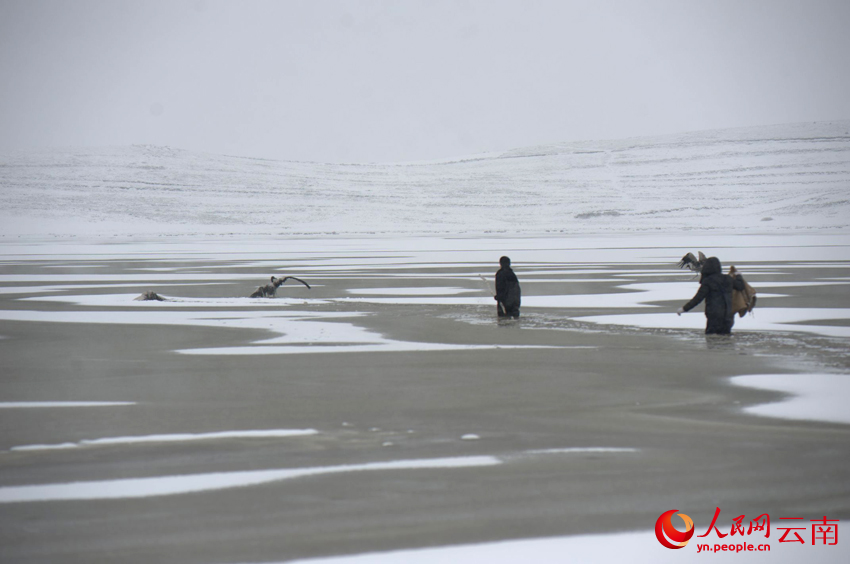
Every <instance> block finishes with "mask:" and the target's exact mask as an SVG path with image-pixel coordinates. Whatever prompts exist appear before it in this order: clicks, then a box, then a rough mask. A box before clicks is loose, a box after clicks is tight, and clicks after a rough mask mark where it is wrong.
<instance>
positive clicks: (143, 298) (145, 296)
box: [133, 292, 168, 302]
mask: <svg viewBox="0 0 850 564" xmlns="http://www.w3.org/2000/svg"><path fill="white" fill-rule="evenodd" d="M133 301H134V302H150V301H157V302H165V301H168V300H166V299H165V298H163V297H162V296H160V295H159V294H157V293H156V292H143V293H142V295H140V296H139V297H138V298H133Z"/></svg>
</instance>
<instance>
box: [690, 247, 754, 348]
mask: <svg viewBox="0 0 850 564" xmlns="http://www.w3.org/2000/svg"><path fill="white" fill-rule="evenodd" d="M733 288H734V289H735V290H743V289H744V278H743V277H742V276H741V275H740V274H738V275H737V276H735V277H734V278H732V277H731V276H729V275H727V274H723V269H722V267H721V265H720V259H718V258H717V257H711V258H709V259H708V260H706V261H705V264H704V265H703V267H702V275H701V276H700V279H699V290H698V291H697V293H696V295H695V296H694V297H693V299H692V300H691V301H689V302H688V303H686V304H685V305H684V306H682V307H680V308H679V310H678V311H677V312H676V313H678V314H679V315H682V313H684V312H686V311H690V310H692V309H694V308H695V307H696V306H698V305H699V304H700V302H702V301H703V300H705V334H706V335H728V334H730V333H731V332H732V325H734V324H735V312H734V311H732V289H733Z"/></svg>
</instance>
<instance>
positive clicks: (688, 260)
mask: <svg viewBox="0 0 850 564" xmlns="http://www.w3.org/2000/svg"><path fill="white" fill-rule="evenodd" d="M696 263H697V258H696V257H695V256H694V254H693V253H688V254H686V255H685V256H683V257H682V260H680V261H679V264H678V266H679V268H685V267H686V266H688V265H691V264H696Z"/></svg>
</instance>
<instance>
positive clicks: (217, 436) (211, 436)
mask: <svg viewBox="0 0 850 564" xmlns="http://www.w3.org/2000/svg"><path fill="white" fill-rule="evenodd" d="M316 434H318V431H316V430H315V429H263V430H254V431H220V432H216V433H172V434H165V435H138V436H132V437H104V438H100V439H83V440H82V441H79V442H76V443H60V444H48V445H21V446H16V447H12V448H11V449H10V450H54V449H67V448H76V447H81V446H120V445H134V444H140V443H173V442H192V441H212V440H221V439H269V438H281V437H303V436H305V435H316Z"/></svg>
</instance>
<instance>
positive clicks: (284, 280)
mask: <svg viewBox="0 0 850 564" xmlns="http://www.w3.org/2000/svg"><path fill="white" fill-rule="evenodd" d="M290 279H292V280H297V281H298V282H301V283H302V284H304V285H305V286H307V287H308V288H309V287H310V285H309V284H307V283H306V282H304V281H303V280H301V279H300V278H296V277H294V276H286V277H284V279H283V282H286V281H287V280H290ZM283 282H281V284H283Z"/></svg>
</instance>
